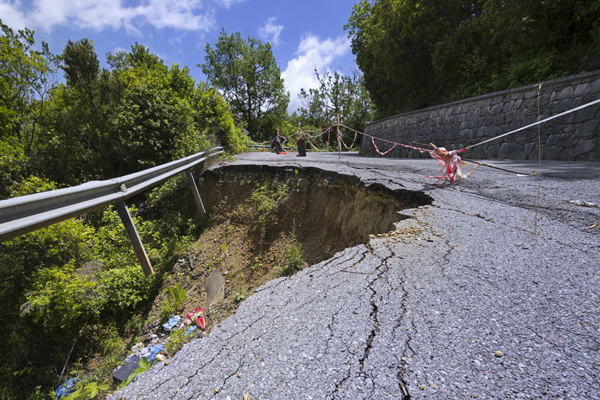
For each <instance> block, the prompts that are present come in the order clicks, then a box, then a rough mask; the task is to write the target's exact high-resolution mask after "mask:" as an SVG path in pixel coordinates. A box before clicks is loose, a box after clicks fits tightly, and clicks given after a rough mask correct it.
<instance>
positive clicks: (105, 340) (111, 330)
mask: <svg viewBox="0 0 600 400" xmlns="http://www.w3.org/2000/svg"><path fill="white" fill-rule="evenodd" d="M124 345H125V344H124V343H123V340H122V339H121V337H120V336H119V331H117V328H116V327H114V326H108V327H107V328H106V330H105V331H104V333H103V335H102V343H101V348H102V351H103V353H104V354H110V353H113V352H115V351H117V350H120V349H122V348H123V346H124Z"/></svg>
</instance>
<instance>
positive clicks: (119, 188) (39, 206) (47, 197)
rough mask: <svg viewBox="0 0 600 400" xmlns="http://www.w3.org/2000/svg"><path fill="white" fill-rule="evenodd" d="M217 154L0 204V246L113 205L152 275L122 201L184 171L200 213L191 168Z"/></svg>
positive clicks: (219, 150) (219, 149) (216, 151)
mask: <svg viewBox="0 0 600 400" xmlns="http://www.w3.org/2000/svg"><path fill="white" fill-rule="evenodd" d="M220 153H223V148H222V147H215V148H212V149H210V150H208V151H203V152H200V153H196V154H194V155H191V156H188V157H184V158H182V159H179V160H176V161H172V162H170V163H166V164H162V165H159V166H156V167H153V168H149V169H147V170H144V171H140V172H136V173H134V174H130V175H126V176H122V177H119V178H115V179H109V180H105V181H92V182H87V183H84V184H82V185H79V186H74V187H70V188H65V189H57V190H51V191H48V192H43V193H36V194H31V195H27V196H21V197H16V198H13V199H8V200H2V201H0V242H3V241H5V240H10V239H13V238H15V237H17V236H20V235H24V234H26V233H29V232H33V231H35V230H38V229H41V228H44V227H47V226H49V225H52V224H55V223H57V222H61V221H64V220H66V219H69V218H73V217H76V216H79V215H82V214H85V213H88V212H90V211H94V210H97V209H99V208H102V207H106V206H108V205H111V204H115V205H116V206H117V211H118V212H119V216H120V217H121V220H122V221H123V224H124V225H125V229H126V230H127V234H128V235H129V239H130V240H131V242H132V244H133V247H134V250H135V252H136V255H137V256H138V260H140V264H141V265H142V268H143V269H144V272H145V273H146V274H152V273H154V272H153V270H152V266H151V265H150V261H149V260H148V257H147V255H146V251H145V250H144V247H143V245H142V243H141V241H140V239H139V235H138V234H137V230H136V229H135V226H134V225H133V220H132V219H131V215H129V211H128V210H127V206H126V204H125V200H126V199H128V198H129V197H131V196H133V195H136V194H138V193H140V192H142V191H144V190H146V189H148V188H150V187H153V186H156V185H158V184H159V183H161V182H163V181H165V180H167V179H169V178H171V177H172V176H174V175H177V174H179V173H181V172H184V171H185V172H186V174H187V177H188V182H189V184H190V186H191V188H192V191H193V194H194V199H195V200H196V203H197V204H198V208H199V209H200V212H202V213H204V212H205V210H204V205H203V204H202V200H201V199H200V195H199V194H198V189H197V187H196V183H195V181H194V178H193V176H192V172H191V168H192V167H194V166H196V165H198V164H200V163H201V162H203V161H205V160H206V159H208V158H209V157H212V156H215V155H217V154H220Z"/></svg>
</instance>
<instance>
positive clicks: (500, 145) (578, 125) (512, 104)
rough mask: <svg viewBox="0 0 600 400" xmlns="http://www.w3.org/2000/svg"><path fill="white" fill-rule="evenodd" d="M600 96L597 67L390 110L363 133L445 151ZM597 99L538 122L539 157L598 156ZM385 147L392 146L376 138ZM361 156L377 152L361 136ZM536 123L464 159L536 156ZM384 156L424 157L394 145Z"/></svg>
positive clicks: (580, 158)
mask: <svg viewBox="0 0 600 400" xmlns="http://www.w3.org/2000/svg"><path fill="white" fill-rule="evenodd" d="M597 99H600V71H594V72H590V73H586V74H581V75H574V76H569V77H565V78H560V79H555V80H552V81H547V82H543V84H542V88H541V90H539V96H538V84H536V85H530V86H524V87H520V88H517V89H510V90H505V91H502V92H496V93H491V94H487V95H483V96H478V97H473V98H470V99H465V100H460V101H456V102H453V103H448V104H443V105H440V106H435V107H430V108H427V109H423V110H418V111H412V112H409V113H405V114H399V115H395V116H393V117H388V118H385V119H382V120H379V121H375V122H373V123H371V124H370V125H368V126H367V128H366V133H367V134H369V135H372V136H375V137H378V138H382V139H386V140H389V141H393V142H397V143H403V144H408V145H411V144H412V143H411V142H418V143H433V144H435V145H436V146H443V147H445V148H446V149H448V150H454V149H462V148H464V147H467V146H470V145H473V144H476V143H480V142H482V141H484V140H486V139H490V138H493V137H495V136H498V135H501V134H503V133H507V132H510V131H512V130H515V129H518V128H520V127H523V126H526V125H529V124H532V123H534V122H536V121H537V120H538V100H539V118H540V120H542V119H544V118H548V117H551V116H553V115H556V114H558V113H561V112H564V111H567V110H570V109H573V108H576V107H578V106H580V105H584V104H586V103H589V102H592V101H594V100H597ZM599 125H600V103H599V104H595V105H593V106H590V107H588V108H584V109H582V110H579V111H576V112H574V113H570V114H568V115H565V116H562V117H559V118H556V119H554V120H551V121H549V122H546V123H543V124H540V125H539V126H540V132H541V144H542V145H541V148H542V152H541V155H542V159H543V160H564V161H600V128H599ZM375 143H376V145H377V148H378V149H379V150H380V151H381V152H385V151H386V150H388V149H389V148H390V147H391V146H392V145H391V144H389V143H386V142H382V141H378V140H375ZM360 153H361V155H367V156H378V154H377V152H376V151H375V148H374V147H373V144H372V143H371V138H369V137H367V136H364V137H363V142H362V146H361V152H360ZM538 154H539V150H538V128H537V126H536V127H532V128H528V129H525V130H523V131H520V132H517V133H514V134H512V135H508V136H505V137H503V138H500V139H497V140H494V141H491V142H488V143H485V144H483V145H480V146H476V147H474V148H472V149H470V150H467V151H466V152H464V153H462V156H463V157H465V158H477V159H488V160H492V159H495V160H504V159H510V160H537V159H538ZM386 157H411V158H420V157H429V155H428V154H427V153H425V154H421V153H420V152H419V151H417V150H411V149H407V148H404V147H400V146H397V147H396V148H394V149H393V150H392V151H390V152H389V153H388V154H387V155H386Z"/></svg>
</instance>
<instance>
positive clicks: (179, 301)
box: [160, 283, 187, 323]
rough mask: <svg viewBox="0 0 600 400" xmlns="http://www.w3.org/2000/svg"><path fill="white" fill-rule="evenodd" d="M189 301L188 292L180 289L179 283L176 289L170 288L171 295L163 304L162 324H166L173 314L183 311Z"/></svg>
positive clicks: (161, 312)
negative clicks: (184, 305)
mask: <svg viewBox="0 0 600 400" xmlns="http://www.w3.org/2000/svg"><path fill="white" fill-rule="evenodd" d="M186 300H187V291H186V290H185V289H182V288H180V287H179V283H178V284H176V285H175V287H174V288H172V287H170V288H169V294H168V295H167V298H166V299H165V301H164V302H163V306H162V309H161V311H160V319H161V322H163V323H164V322H166V321H167V320H168V319H169V318H170V317H171V316H172V315H173V314H176V313H178V312H179V311H181V310H182V309H183V304H184V303H185V301H186Z"/></svg>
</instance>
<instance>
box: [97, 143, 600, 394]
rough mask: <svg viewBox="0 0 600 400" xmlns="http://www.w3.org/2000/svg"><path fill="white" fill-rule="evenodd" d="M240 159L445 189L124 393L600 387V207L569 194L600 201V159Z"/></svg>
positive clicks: (270, 293) (285, 284)
mask: <svg viewBox="0 0 600 400" xmlns="http://www.w3.org/2000/svg"><path fill="white" fill-rule="evenodd" d="M493 163H494V164H496V165H498V166H503V167H505V168H509V169H514V170H517V171H521V172H524V173H531V172H532V171H533V170H538V164H537V162H527V161H512V162H511V161H505V162H499V161H494V162H493ZM230 164H231V163H230ZM233 164H240V165H245V164H248V165H249V164H252V165H271V166H273V165H279V166H281V167H290V166H291V167H302V166H313V167H318V168H323V169H326V170H330V171H336V172H338V173H340V174H348V175H356V176H358V177H360V178H361V180H362V181H363V182H365V184H367V185H369V184H372V183H381V184H383V185H386V186H388V187H389V188H391V189H399V188H405V189H409V190H421V191H425V192H427V193H428V194H429V195H430V196H431V197H432V198H433V203H432V204H431V205H430V206H426V207H423V208H418V209H412V210H404V211H401V213H403V214H405V215H408V216H410V217H411V218H408V219H405V220H403V221H401V222H399V223H397V224H396V225H397V228H396V230H395V231H394V232H391V233H389V234H385V235H380V237H375V238H372V239H371V240H370V241H369V243H367V244H364V245H359V246H355V247H352V248H348V249H346V250H344V251H342V252H339V253H337V254H336V255H335V256H334V257H332V258H331V259H329V260H326V261H323V262H321V263H319V264H317V265H313V266H311V267H309V268H306V269H304V270H303V271H301V272H299V273H298V274H297V275H294V276H292V277H289V278H279V279H275V280H273V281H271V282H269V283H267V284H265V285H264V286H262V287H261V288H260V289H258V290H257V291H256V293H255V294H253V295H252V296H250V297H249V298H247V299H246V300H245V301H244V302H243V303H242V304H241V305H240V308H239V310H238V311H237V313H236V314H235V315H233V316H231V317H230V318H228V319H227V320H225V321H224V322H222V323H221V324H220V325H219V326H218V327H216V328H215V329H214V330H213V331H212V332H211V334H210V335H209V336H208V337H206V338H202V339H197V340H195V341H193V342H191V343H189V344H188V345H186V346H185V347H184V348H183V349H182V350H181V351H180V352H179V353H177V354H176V355H175V356H174V357H173V358H172V360H171V362H170V364H169V365H164V364H162V363H160V364H157V365H155V366H154V367H152V368H151V369H150V371H148V372H146V373H144V374H142V375H140V376H139V377H138V378H136V379H135V380H134V382H133V383H131V384H130V385H129V386H128V387H126V388H125V389H123V390H121V391H118V392H115V393H114V394H113V395H111V396H110V397H109V399H113V400H117V399H137V400H141V399H177V400H179V399H182V400H187V399H213V398H214V399H230V400H233V399H240V400H241V399H242V398H243V396H244V395H245V394H251V396H252V399H254V400H256V399H261V400H263V399H265V400H266V399H467V398H479V399H522V398H527V399H529V398H531V399H567V398H572V399H600V387H599V381H600V378H599V375H600V313H599V306H600V299H599V296H600V279H599V271H598V269H599V268H598V266H599V261H598V260H600V249H599V244H600V240H599V238H600V228H599V227H596V228H589V227H590V226H592V225H594V224H598V225H600V208H597V207H582V206H578V205H574V204H571V203H568V202H567V201H568V200H572V199H575V200H583V201H588V202H593V203H600V198H599V196H600V195H599V194H600V163H584V162H581V163H569V162H548V161H543V162H542V173H543V178H542V179H541V180H539V179H538V178H537V177H532V176H528V177H517V176H516V175H512V174H507V173H503V172H500V171H497V170H493V169H489V168H485V167H481V168H479V169H478V170H477V171H475V173H474V174H473V175H471V177H469V178H468V179H465V180H461V181H460V182H458V183H456V184H454V185H441V186H429V185H425V183H427V182H434V180H432V179H428V178H425V177H424V176H426V175H435V174H437V171H438V169H439V167H438V165H437V163H436V162H435V161H434V160H425V159H423V160H409V159H388V158H363V157H359V156H357V155H356V154H351V153H345V154H344V155H343V157H342V160H341V161H338V156H337V154H335V155H334V154H314V153H309V155H308V157H305V158H302V159H301V158H296V157H293V156H290V155H288V156H284V155H275V154H271V153H249V154H244V155H240V156H238V157H237V160H236V161H234V162H233ZM213 168H218V167H213ZM538 190H539V192H540V193H541V195H540V196H539V200H540V202H539V207H536V202H537V200H538ZM536 209H537V211H536ZM536 228H537V229H536ZM494 352H501V353H502V356H501V357H498V356H497V355H496V354H495V353H494ZM498 354H500V353H498Z"/></svg>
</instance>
